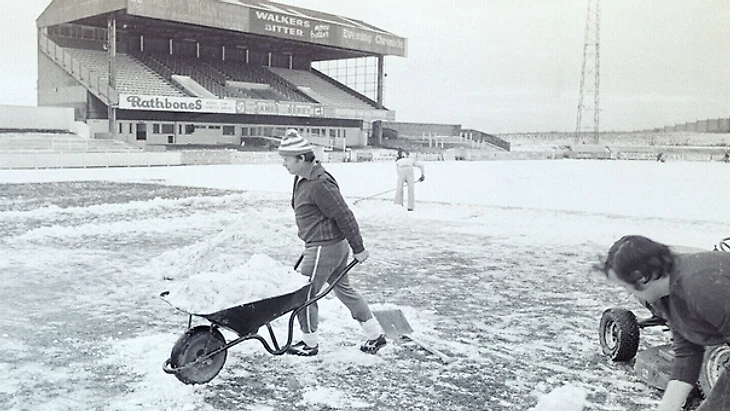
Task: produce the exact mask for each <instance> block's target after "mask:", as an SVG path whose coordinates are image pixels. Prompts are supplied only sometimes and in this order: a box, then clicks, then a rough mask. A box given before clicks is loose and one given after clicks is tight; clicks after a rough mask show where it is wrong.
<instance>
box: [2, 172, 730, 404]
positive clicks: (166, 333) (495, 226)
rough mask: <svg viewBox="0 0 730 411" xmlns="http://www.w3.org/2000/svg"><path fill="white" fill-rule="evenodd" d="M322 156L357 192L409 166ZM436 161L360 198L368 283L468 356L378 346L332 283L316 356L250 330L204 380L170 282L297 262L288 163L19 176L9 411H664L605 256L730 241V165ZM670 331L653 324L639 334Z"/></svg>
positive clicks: (10, 245) (10, 275)
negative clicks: (255, 336) (615, 250)
mask: <svg viewBox="0 0 730 411" xmlns="http://www.w3.org/2000/svg"><path fill="white" fill-rule="evenodd" d="M325 167H326V168H327V169H328V170H329V171H330V172H331V173H332V174H333V175H334V176H335V177H336V178H337V180H338V181H339V184H340V187H341V188H342V192H343V194H344V195H345V197H346V199H347V200H348V202H349V203H350V204H352V203H353V202H354V201H355V200H357V199H360V198H363V197H368V196H370V195H372V194H375V193H379V192H382V191H386V190H388V189H389V188H393V187H394V185H395V170H394V165H393V164H392V163H381V162H374V163H349V164H344V163H342V164H340V163H338V164H325ZM426 171H427V174H426V176H427V177H426V181H425V182H423V183H419V184H418V185H417V191H416V209H415V211H413V212H407V211H406V210H405V208H403V207H398V206H396V205H395V204H393V201H392V198H391V195H392V193H388V194H385V195H382V196H376V197H373V198H368V199H365V200H362V201H359V202H358V203H357V204H356V205H352V209H353V211H354V213H355V215H356V217H357V218H358V220H359V223H360V227H361V230H362V233H363V237H364V239H365V244H366V247H367V248H368V250H369V251H370V258H369V259H368V260H367V261H366V262H365V263H364V264H361V265H358V266H356V267H355V268H354V269H353V271H352V272H351V279H352V282H353V284H354V285H355V287H356V288H357V289H358V290H359V291H360V292H361V293H362V294H363V295H364V296H365V297H366V298H367V300H368V301H369V302H370V303H371V305H372V306H373V308H374V309H378V308H399V309H401V310H403V312H404V313H405V315H406V317H407V318H408V321H409V322H410V324H411V326H413V328H414V330H415V331H414V333H413V334H414V336H417V337H418V338H420V339H421V340H423V341H425V342H427V343H428V344H430V345H432V346H434V347H436V348H438V349H439V350H441V351H444V352H445V353H447V354H448V355H451V356H454V357H457V358H458V361H456V362H454V363H451V364H448V365H445V364H443V363H441V362H440V361H439V360H438V358H436V357H435V356H433V355H431V354H429V353H428V352H426V351H423V350H421V349H419V348H418V347H417V346H415V345H413V344H411V343H408V342H406V341H390V342H389V344H388V345H387V346H386V347H385V348H383V349H382V350H381V351H380V353H378V354H377V355H375V356H373V355H368V354H364V353H361V352H360V351H359V350H358V345H359V344H360V343H361V342H362V340H363V338H364V336H363V334H362V332H361V330H360V329H359V327H358V326H357V324H356V323H355V321H354V320H352V319H351V318H350V317H349V313H348V312H347V310H346V309H345V308H344V307H343V306H342V305H341V304H340V303H339V302H338V301H337V300H336V299H335V298H334V296H327V297H326V298H325V299H323V300H322V301H321V303H320V315H321V323H320V332H321V334H322V343H321V346H320V354H319V355H318V356H316V357H313V358H300V357H292V356H272V355H270V354H268V353H267V352H266V351H265V350H264V349H263V348H262V346H261V345H260V344H259V343H258V342H256V341H247V342H244V343H242V344H239V345H237V346H235V347H233V348H231V349H230V350H229V352H228V359H227V361H226V364H225V366H224V368H223V370H222V371H221V373H220V374H219V375H218V376H217V377H216V378H215V379H214V380H213V381H211V382H210V383H208V384H205V385H196V386H189V385H184V384H182V383H180V382H179V381H178V380H177V379H176V378H175V377H174V376H171V375H168V374H165V373H164V372H163V371H162V364H163V362H164V361H165V360H166V359H167V358H168V357H169V356H170V350H171V348H172V347H173V345H174V343H175V341H176V340H177V339H178V337H179V336H180V335H182V333H183V332H184V331H185V330H186V327H187V320H188V317H187V316H186V315H185V314H183V313H181V312H179V311H176V310H175V309H173V308H172V307H171V306H170V305H168V304H166V303H165V302H164V301H162V300H161V299H160V298H159V294H160V292H162V291H165V290H166V289H168V288H169V287H170V286H171V284H173V283H174V282H175V281H180V280H184V279H186V278H187V277H189V276H191V275H193V274H197V273H203V272H209V273H213V272H218V273H228V272H230V271H231V270H235V268H236V267H239V266H240V265H241V264H243V263H245V262H246V261H247V260H248V259H249V258H250V257H251V256H252V255H254V254H256V253H263V254H266V255H268V256H270V257H272V258H274V259H276V260H278V261H281V262H283V263H287V264H288V263H291V264H293V263H294V262H295V260H296V258H297V257H298V255H299V253H300V251H301V243H300V241H299V240H298V239H297V237H296V227H295V225H294V217H293V212H292V210H291V207H290V203H289V200H290V190H291V182H292V178H291V176H289V175H288V173H287V172H286V170H285V169H284V168H283V167H281V166H280V165H278V164H272V165H239V166H198V167H170V168H128V169H125V168H120V169H73V170H58V169H52V170H5V171H0V194H1V195H0V312H2V316H0V324H2V329H1V330H0V375H2V376H3V377H2V378H0V404H2V406H1V407H2V408H3V409H4V410H33V411H60V410H75V411H82V410H99V411H102V410H103V411H111V410H119V411H131V410H135V411H136V410H175V411H181V410H195V411H200V410H221V411H222V410H234V409H235V410H259V411H262V410H267V411H268V410H276V411H288V410H292V411H293V410H297V411H300V410H399V409H400V410H475V409H476V410H530V409H532V408H534V407H535V406H536V404H537V403H538V401H539V400H540V399H541V398H545V396H546V394H548V393H553V394H554V395H557V397H558V398H557V399H558V400H559V401H557V402H558V403H559V402H561V401H562V402H563V405H562V406H556V407H555V409H560V411H569V410H571V408H569V404H568V403H569V402H570V401H572V400H575V399H576V398H578V399H581V398H580V397H581V396H582V395H585V398H586V399H585V409H586V410H644V409H647V408H651V407H652V406H655V404H657V402H658V399H659V397H660V393H659V392H657V391H655V390H654V389H651V388H649V387H647V386H645V385H644V384H643V383H641V381H640V380H639V379H638V378H637V377H636V376H635V375H634V373H633V370H632V368H631V367H630V366H628V365H626V364H616V363H611V362H610V361H608V360H607V359H605V358H604V357H603V356H602V355H601V353H600V348H599V344H598V321H599V319H600V315H601V313H602V312H603V310H604V309H606V308H609V307H614V306H622V307H626V308H630V309H634V310H635V311H636V313H637V314H638V315H640V316H642V315H648V312H645V311H642V308H641V306H640V305H639V304H638V302H636V301H634V300H633V299H632V298H630V297H629V296H628V295H627V294H626V293H625V292H623V291H622V290H620V289H616V288H614V287H612V286H610V285H609V284H607V283H606V282H605V281H604V280H603V279H602V278H601V276H600V274H596V273H593V272H591V265H592V264H593V263H595V262H596V261H598V259H599V255H600V254H602V253H605V251H606V250H607V249H608V247H609V246H610V245H611V243H612V242H613V241H615V240H616V239H617V238H619V237H620V236H622V235H625V234H643V235H646V236H649V237H651V238H654V239H656V240H659V241H663V242H666V243H669V244H677V245H688V246H694V247H701V248H707V249H712V246H713V245H714V244H716V243H717V241H718V240H719V239H721V238H723V237H728V236H730V223H728V218H727V216H728V214H727V213H728V205H730V202H729V201H728V199H729V198H730V197H728V192H727V188H728V187H730V166H728V165H727V164H724V163H709V162H706V163H700V162H674V163H673V162H668V163H659V162H628V161H603V162H601V161H571V160H556V161H495V162H429V163H426ZM286 319H288V317H283V318H282V319H280V320H277V321H276V322H275V323H274V326H275V328H276V329H277V330H278V331H279V332H285V328H286ZM195 321H198V320H195ZM200 323H205V322H200ZM224 334H225V335H226V337H227V338H229V339H230V338H234V337H235V335H233V333H230V332H227V333H224ZM666 337H667V336H666V335H664V334H663V333H662V331H661V330H658V329H656V330H651V329H648V330H646V331H645V332H644V335H642V342H641V344H642V347H646V346H647V345H649V344H653V343H659V342H665V341H666V339H667V338H666ZM561 393H562V394H561ZM561 395H562V398H561ZM547 409H548V407H547V406H543V407H542V408H541V411H547ZM551 409H552V408H551Z"/></svg>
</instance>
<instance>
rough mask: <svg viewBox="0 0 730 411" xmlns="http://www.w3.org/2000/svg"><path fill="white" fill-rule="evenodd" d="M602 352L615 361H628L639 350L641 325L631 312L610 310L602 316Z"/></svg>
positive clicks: (600, 334)
mask: <svg viewBox="0 0 730 411" xmlns="http://www.w3.org/2000/svg"><path fill="white" fill-rule="evenodd" d="M599 339H600V341H601V350H602V351H603V354H604V355H606V356H608V357H609V358H610V359H611V360H613V361H628V360H630V359H632V358H634V356H635V355H636V351H637V350H638V349H639V323H638V321H636V316H635V315H634V313H632V312H631V311H629V310H624V309H622V308H609V309H608V310H606V311H604V312H603V315H602V316H601V325H600V331H599Z"/></svg>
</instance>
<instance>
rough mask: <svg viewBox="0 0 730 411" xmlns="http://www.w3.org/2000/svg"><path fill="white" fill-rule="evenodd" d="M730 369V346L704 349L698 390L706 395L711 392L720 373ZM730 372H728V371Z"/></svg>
mask: <svg viewBox="0 0 730 411" xmlns="http://www.w3.org/2000/svg"><path fill="white" fill-rule="evenodd" d="M726 367H728V368H730V346H727V345H717V346H715V347H708V348H707V349H705V358H704V361H702V368H701V369H700V381H699V382H700V389H701V390H702V392H703V393H704V394H705V395H707V394H709V393H710V391H712V387H714V386H715V382H717V379H718V378H719V377H720V373H722V372H723V370H725V369H726ZM729 372H730V371H729Z"/></svg>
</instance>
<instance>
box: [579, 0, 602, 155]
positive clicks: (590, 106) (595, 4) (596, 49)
mask: <svg viewBox="0 0 730 411" xmlns="http://www.w3.org/2000/svg"><path fill="white" fill-rule="evenodd" d="M600 16H601V0H588V13H587V14H586V31H585V41H584V42H583V64H582V65H581V71H580V96H579V98H578V118H577V120H576V122H575V142H576V143H578V142H579V141H580V137H581V135H582V134H584V133H592V135H593V143H594V144H598V124H599V117H600V110H599V104H598V103H599V102H600V99H599V93H598V92H599V86H600V84H601V76H600V65H601V64H600V63H601V59H600V41H599V40H600V27H601V18H600ZM591 100H592V101H591ZM591 111H592V112H593V125H592V127H591V126H590V124H586V122H587V119H586V117H588V116H587V115H586V114H589V113H590V112H591Z"/></svg>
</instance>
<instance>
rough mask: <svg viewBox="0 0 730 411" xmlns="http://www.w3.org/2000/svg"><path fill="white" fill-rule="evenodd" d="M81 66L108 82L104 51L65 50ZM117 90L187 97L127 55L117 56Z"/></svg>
mask: <svg viewBox="0 0 730 411" xmlns="http://www.w3.org/2000/svg"><path fill="white" fill-rule="evenodd" d="M65 51H67V52H68V53H69V54H70V55H71V56H72V58H74V59H75V60H77V61H79V63H80V64H81V66H83V67H86V68H87V69H89V70H90V71H93V72H96V73H97V74H98V75H99V76H100V77H101V79H102V81H104V82H106V81H107V79H108V78H109V75H108V73H109V69H108V56H107V53H106V52H104V51H97V50H85V49H72V48H68V49H65ZM116 64H117V72H116V74H117V81H116V83H117V85H116V89H117V91H118V92H119V93H123V94H146V95H156V96H173V97H184V96H186V94H185V93H183V92H182V91H181V90H180V89H178V88H177V87H175V86H174V85H173V84H171V83H170V82H169V79H168V80H166V79H165V78H163V77H162V76H161V75H159V74H158V73H156V72H155V71H154V70H152V69H151V68H150V67H147V66H146V65H144V64H142V63H141V62H140V61H138V60H136V59H135V58H133V57H132V56H130V55H127V54H117V58H116Z"/></svg>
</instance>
